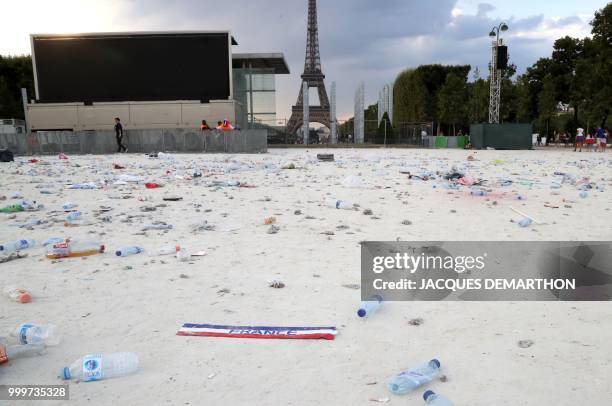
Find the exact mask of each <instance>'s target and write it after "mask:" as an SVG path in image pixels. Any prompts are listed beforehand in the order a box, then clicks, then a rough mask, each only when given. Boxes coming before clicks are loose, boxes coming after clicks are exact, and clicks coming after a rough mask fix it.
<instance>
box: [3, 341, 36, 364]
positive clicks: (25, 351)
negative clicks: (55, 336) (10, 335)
mask: <svg viewBox="0 0 612 406" xmlns="http://www.w3.org/2000/svg"><path fill="white" fill-rule="evenodd" d="M44 353H45V346H44V345H42V344H31V345H7V346H4V345H2V344H0V365H2V364H4V363H5V362H8V361H12V360H14V359H15V358H22V357H33V356H35V355H42V354H44Z"/></svg>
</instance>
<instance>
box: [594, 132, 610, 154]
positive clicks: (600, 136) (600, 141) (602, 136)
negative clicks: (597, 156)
mask: <svg viewBox="0 0 612 406" xmlns="http://www.w3.org/2000/svg"><path fill="white" fill-rule="evenodd" d="M606 143H607V139H606V130H604V129H603V128H602V127H599V128H598V129H597V147H596V149H597V150H601V152H605V151H606Z"/></svg>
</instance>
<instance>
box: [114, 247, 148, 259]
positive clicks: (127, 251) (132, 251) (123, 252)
mask: <svg viewBox="0 0 612 406" xmlns="http://www.w3.org/2000/svg"><path fill="white" fill-rule="evenodd" d="M141 252H144V248H141V247H123V248H121V249H118V250H117V251H115V255H117V256H118V257H127V256H129V255H136V254H140V253H141Z"/></svg>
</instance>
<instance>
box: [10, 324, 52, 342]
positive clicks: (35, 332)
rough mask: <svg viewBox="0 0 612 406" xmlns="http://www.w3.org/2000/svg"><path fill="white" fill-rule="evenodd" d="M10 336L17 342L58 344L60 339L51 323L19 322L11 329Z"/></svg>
mask: <svg viewBox="0 0 612 406" xmlns="http://www.w3.org/2000/svg"><path fill="white" fill-rule="evenodd" d="M11 337H12V338H13V339H15V340H16V341H17V342H19V344H24V345H26V344H44V345H46V346H54V345H58V344H59V343H60V342H61V341H62V339H61V337H60V335H59V334H58V331H57V327H56V326H55V325H53V324H40V325H39V324H30V323H25V324H20V325H19V326H17V327H16V328H15V329H13V330H12V331H11Z"/></svg>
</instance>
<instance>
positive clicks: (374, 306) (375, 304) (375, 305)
mask: <svg viewBox="0 0 612 406" xmlns="http://www.w3.org/2000/svg"><path fill="white" fill-rule="evenodd" d="M382 303H383V298H382V296H380V295H372V296H371V297H370V298H369V299H368V300H365V301H363V302H361V304H360V305H359V310H357V315H358V316H359V317H370V316H371V315H373V314H374V313H376V311H377V310H378V309H379V308H380V306H381V305H382Z"/></svg>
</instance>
